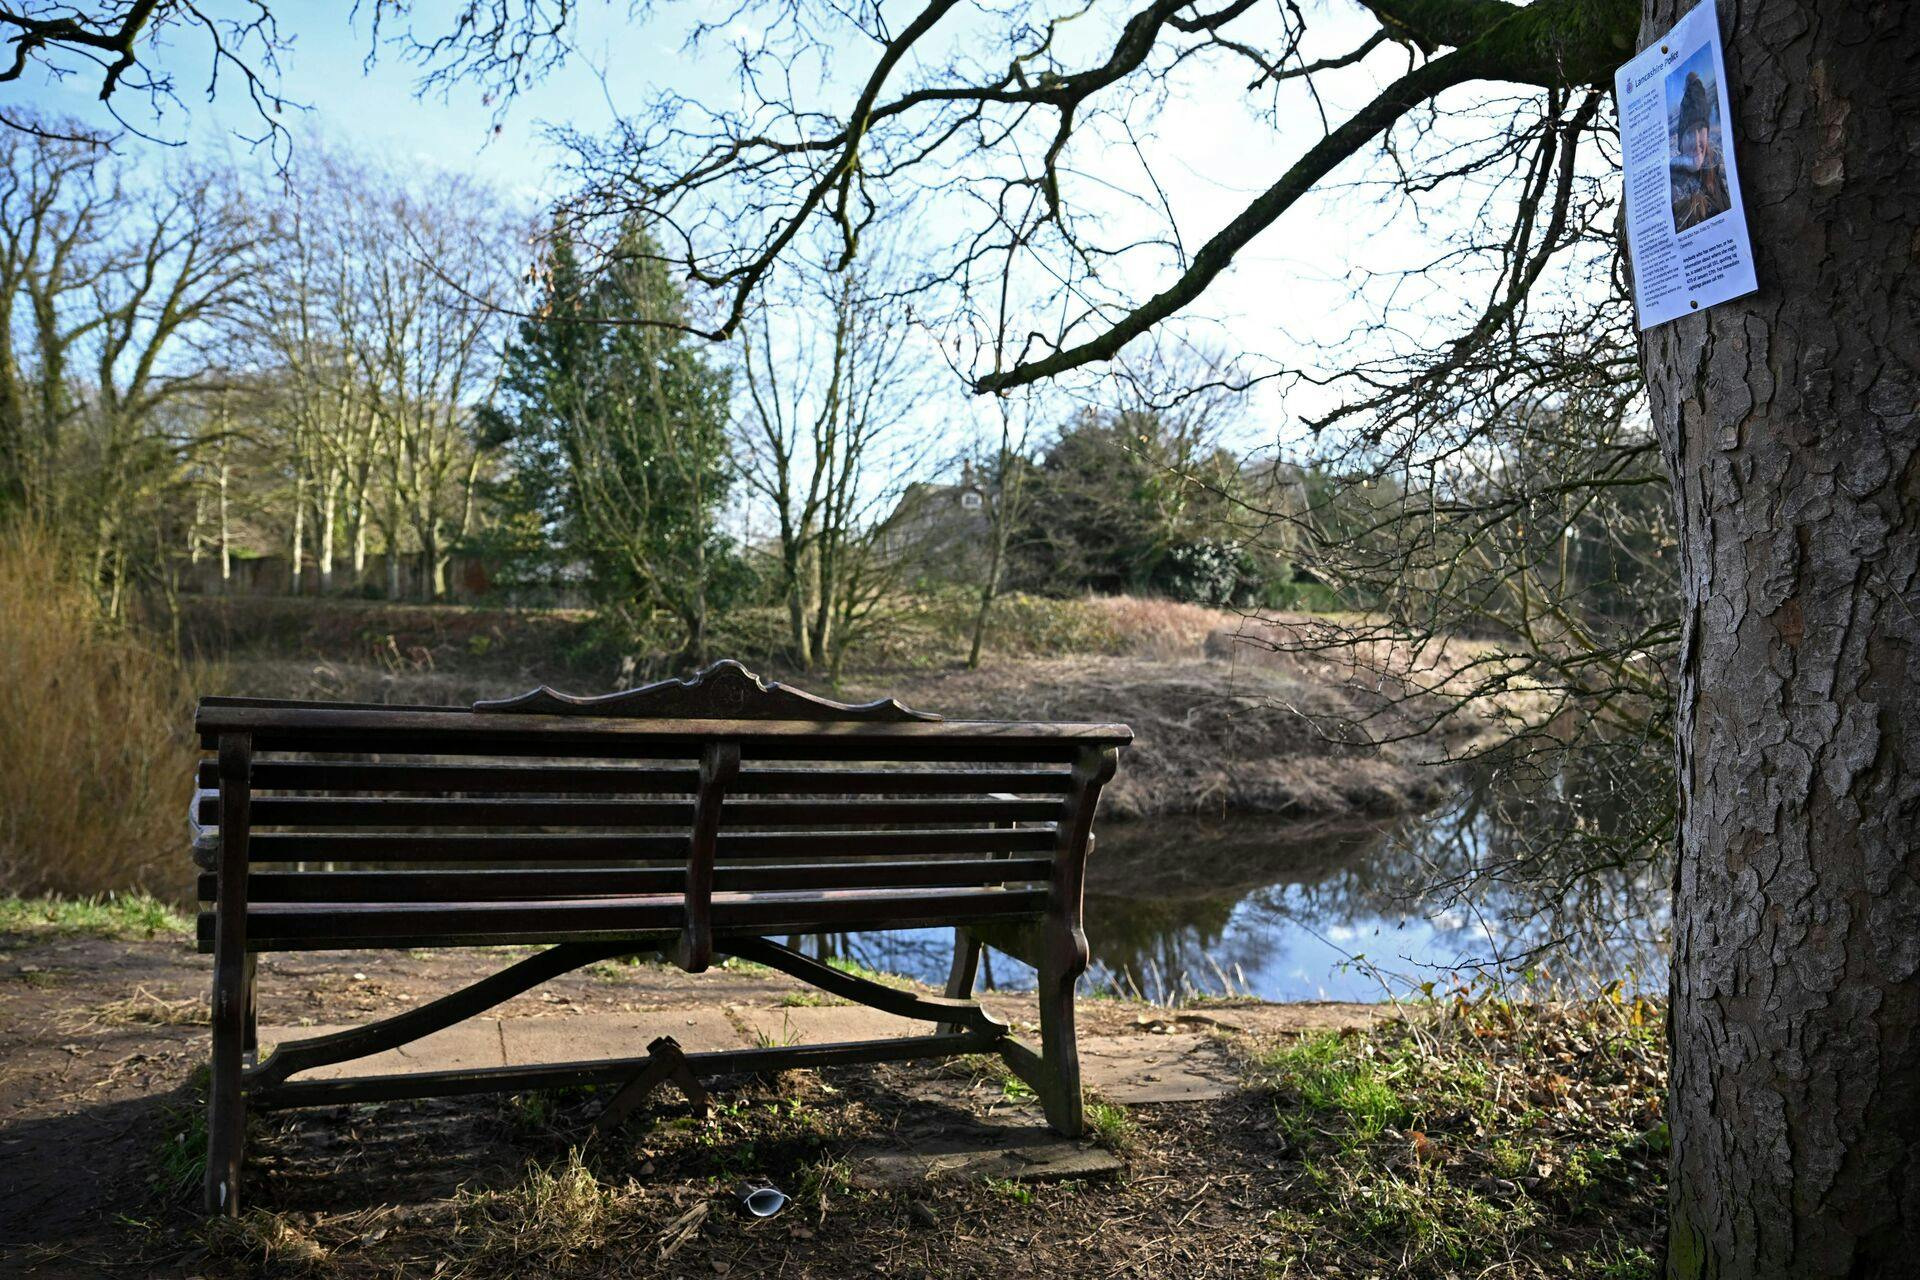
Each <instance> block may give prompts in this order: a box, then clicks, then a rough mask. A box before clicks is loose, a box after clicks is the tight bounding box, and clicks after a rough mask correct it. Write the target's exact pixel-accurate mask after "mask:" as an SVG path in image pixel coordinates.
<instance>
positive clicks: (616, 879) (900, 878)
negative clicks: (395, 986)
mask: <svg viewBox="0 0 1920 1280" xmlns="http://www.w3.org/2000/svg"><path fill="white" fill-rule="evenodd" d="M1052 874H1053V860H1052V859H1051V858H965V859H959V858H949V859H928V860H923V861H917V862H861V863H844V862H843V863H817V862H816V863H789V864H781V863H770V864H749V865H746V866H740V865H726V864H722V865H721V866H719V867H717V868H716V869H715V871H714V887H715V888H716V889H723V890H743V891H747V890H763V891H764V890H780V889H847V888H858V887H860V886H863V885H872V886H873V887H875V888H905V887H908V886H914V885H927V886H944V885H982V884H1002V883H1008V884H1012V883H1020V882H1023V881H1034V880H1045V879H1047V878H1048V877H1049V876H1051V875H1052ZM686 878H687V877H686V871H685V869H684V868H681V867H637V868H617V869H600V870H578V869H569V870H558V871H525V870H509V871H324V872H274V871H269V872H262V873H258V874H255V875H252V876H249V877H248V879H247V895H248V899H249V900H250V901H251V902H254V903H262V902H434V901H447V900H451V901H457V902H472V901H482V900H486V899H533V898H588V897H632V896H637V895H645V894H654V893H678V892H680V891H681V889H682V888H684V887H685V884H686ZM199 889H200V900H201V901H202V902H211V901H213V898H214V893H215V883H214V877H213V876H210V875H202V876H201V877H200V879H199Z"/></svg>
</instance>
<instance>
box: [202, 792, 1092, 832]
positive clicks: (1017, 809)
mask: <svg viewBox="0 0 1920 1280" xmlns="http://www.w3.org/2000/svg"><path fill="white" fill-rule="evenodd" d="M250 808H251V811H252V821H253V829H254V830H256V831H258V830H261V829H263V828H269V827H292V828H303V829H304V828H308V827H671V826H683V825H685V824H687V823H688V822H690V821H692V819H693V802H692V801H689V800H512V799H461V800H445V799H418V798H414V797H407V798H405V799H396V798H394V797H391V796H379V797H368V796H351V797H336V796H324V797H313V796H256V797H254V798H253V800H252V804H251V806H250ZM1059 814H1060V802H1059V801H1057V800H993V799H986V798H982V799H977V800H976V799H955V800H735V801H729V802H727V803H726V804H725V805H724V806H723V807H722V809H721V818H722V821H724V822H727V823H729V824H735V825H743V826H857V825H860V824H863V823H920V824H928V823H941V822H947V823H952V822H980V821H1005V822H1045V821H1049V820H1052V819H1054V818H1057V817H1058V816H1059ZM198 817H199V820H200V822H201V823H202V824H203V825H207V826H214V825H217V824H218V823H219V821H220V799H219V797H218V795H203V796H201V797H200V800H199V802H198Z"/></svg>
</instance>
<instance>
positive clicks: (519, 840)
mask: <svg viewBox="0 0 1920 1280" xmlns="http://www.w3.org/2000/svg"><path fill="white" fill-rule="evenodd" d="M1056 839H1057V837H1056V835H1055V833H1054V827H1053V824H1051V823H1047V824H1044V825H1040V826H1029V827H1013V828H1003V829H994V828H991V827H967V828H946V829H940V830H932V831H722V832H721V833H720V841H719V856H720V858H721V859H722V860H723V861H724V860H725V859H728V858H769V859H781V858H784V859H788V860H792V859H795V858H816V857H908V856H913V855H918V854H935V853H1002V852H1011V853H1046V852H1050V851H1051V850H1052V849H1053V847H1054V843H1055V840H1056ZM248 854H249V859H250V860H251V861H253V862H568V861H573V862H643V861H648V860H651V859H674V860H681V859H684V858H685V857H686V856H687V836H686V834H685V833H684V832H682V833H645V832H641V833H634V834H627V835H552V834H538V835H504V834H494V835H419V834H416V833H413V832H352V833H328V834H323V835H306V834H286V833H277V832H267V833H265V834H262V835H256V836H254V837H253V838H252V839H251V841H250V842H249V844H248Z"/></svg>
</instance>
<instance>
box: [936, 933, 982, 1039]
mask: <svg viewBox="0 0 1920 1280" xmlns="http://www.w3.org/2000/svg"><path fill="white" fill-rule="evenodd" d="M979 968H980V939H978V938H976V937H974V936H973V933H972V932H971V931H970V930H969V929H967V928H966V926H964V925H961V926H957V927H956V928H955V929H954V931H953V967H952V968H950V969H948V970H947V999H949V1000H971V999H973V977H974V974H975V973H976V972H977V971H978V970H979ZM962 1030H965V1028H963V1027H959V1026H955V1025H954V1024H952V1023H946V1022H943V1023H941V1024H939V1025H938V1026H936V1027H935V1028H934V1034H935V1035H953V1034H955V1033H956V1032H959V1031H962Z"/></svg>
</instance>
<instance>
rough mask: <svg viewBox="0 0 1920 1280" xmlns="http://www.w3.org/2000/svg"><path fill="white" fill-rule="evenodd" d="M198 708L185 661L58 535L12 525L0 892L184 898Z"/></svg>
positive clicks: (7, 545)
mask: <svg viewBox="0 0 1920 1280" xmlns="http://www.w3.org/2000/svg"><path fill="white" fill-rule="evenodd" d="M191 713H192V692H191V689H190V686H189V682H188V680H187V677H186V673H185V672H184V671H183V669H182V668H181V666H180V664H179V662H178V661H177V660H176V659H175V658H173V657H172V656H171V655H170V654H168V653H166V652H164V651H163V650H162V649H160V648H159V647H158V646H156V645H153V644H151V643H148V642H146V641H144V640H143V639H142V638H141V637H140V636H139V635H138V634H137V633H135V632H133V631H130V630H128V629H126V628H124V627H121V626H119V625H116V624H114V623H112V622H111V621H110V620H109V619H108V618H107V617H106V616H105V614H104V612H103V611H102V609H101V607H100V605H99V603H98V601H97V599H96V598H95V596H94V594H93V592H92V591H91V590H89V589H88V586H87V584H86V583H84V582H83V581H81V580H80V579H79V578H78V576H77V575H75V574H73V573H71V572H69V571H67V569H66V567H65V564H64V560H63V557H62V555H61V553H60V550H59V548H58V546H57V544H56V542H55V540H54V539H52V538H50V537H48V536H47V535H46V534H45V533H43V532H41V531H39V530H37V529H34V528H33V527H31V526H28V525H22V524H12V525H6V526H0V892H5V893H11V894H20V895H34V894H69V895H84V894H97V893H108V892H123V891H127V890H141V891H146V892H151V893H153V894H155V895H157V896H160V897H163V898H171V899H176V900H177V899H179V898H181V897H183V896H184V895H185V891H186V887H187V884H188V879H189V872H190V871H191V864H190V863H189V861H188V858H187V852H186V836H185V821H186V814H187V800H188V795H189V793H190V792H191V790H192V772H193V767H194V763H195V761H196V759H197V758H198V757H197V753H196V752H195V750H194V745H193V739H192V736H191V733H190V732H189V720H190V716H191Z"/></svg>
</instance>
